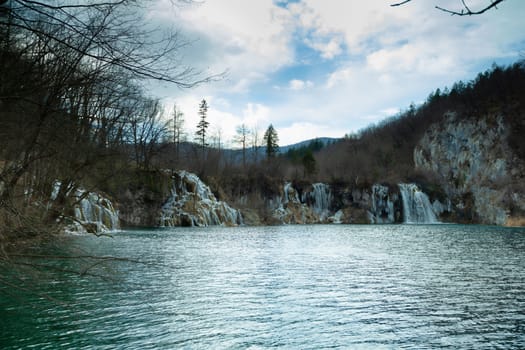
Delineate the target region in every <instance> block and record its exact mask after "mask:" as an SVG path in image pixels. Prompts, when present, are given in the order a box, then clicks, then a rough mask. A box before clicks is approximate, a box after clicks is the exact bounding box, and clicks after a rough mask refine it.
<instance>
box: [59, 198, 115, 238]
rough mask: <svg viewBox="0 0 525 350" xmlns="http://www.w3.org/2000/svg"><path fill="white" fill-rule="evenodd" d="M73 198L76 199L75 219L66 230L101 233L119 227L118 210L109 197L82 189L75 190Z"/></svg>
mask: <svg viewBox="0 0 525 350" xmlns="http://www.w3.org/2000/svg"><path fill="white" fill-rule="evenodd" d="M75 198H77V199H78V202H77V204H75V206H74V212H75V220H76V221H75V222H74V223H73V225H70V227H68V231H71V232H91V233H101V232H108V231H114V230H118V229H119V228H120V226H119V218H118V212H117V211H116V210H115V208H114V207H113V204H112V203H111V201H110V200H109V199H107V198H105V197H103V196H101V195H99V194H98V193H94V192H89V193H87V192H86V191H85V190H83V189H77V190H76V192H75Z"/></svg>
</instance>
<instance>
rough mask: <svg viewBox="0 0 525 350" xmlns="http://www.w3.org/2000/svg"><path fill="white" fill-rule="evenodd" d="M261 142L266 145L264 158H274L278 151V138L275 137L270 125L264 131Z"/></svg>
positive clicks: (275, 132)
mask: <svg viewBox="0 0 525 350" xmlns="http://www.w3.org/2000/svg"><path fill="white" fill-rule="evenodd" d="M263 140H264V143H265V145H266V157H267V158H268V159H270V158H273V157H275V156H276V155H277V152H278V151H279V144H278V142H279V137H278V136H277V131H276V130H275V128H274V127H273V125H272V124H270V126H269V127H268V129H266V132H265V133H264V136H263Z"/></svg>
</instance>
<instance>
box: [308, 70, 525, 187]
mask: <svg viewBox="0 0 525 350" xmlns="http://www.w3.org/2000/svg"><path fill="white" fill-rule="evenodd" d="M523 91H525V66H524V63H523V62H519V63H516V64H513V65H511V66H509V67H498V66H494V67H492V68H491V69H489V70H487V71H486V72H483V73H480V74H479V75H478V76H477V77H476V78H475V79H473V80H472V81H470V82H462V81H459V82H457V83H455V84H454V85H453V86H452V87H451V88H444V89H443V90H441V89H437V90H436V91H434V92H432V93H431V94H430V95H429V96H428V98H427V100H426V101H425V102H424V103H423V104H422V105H420V106H415V105H411V106H409V107H408V109H406V110H405V111H403V112H401V113H400V114H399V115H396V116H393V117H391V118H389V119H386V120H384V121H383V122H380V123H379V124H377V125H373V126H370V127H369V128H367V129H365V130H362V131H360V132H359V133H357V134H352V135H348V136H347V137H346V139H345V140H343V141H341V142H340V143H338V144H335V145H333V146H331V147H329V148H326V149H324V150H321V151H320V152H319V153H317V154H316V159H317V160H318V164H319V176H320V178H322V179H324V180H328V181H329V180H330V179H340V180H344V181H353V182H366V183H373V182H378V181H379V182H385V181H386V182H389V181H390V182H396V181H407V180H410V179H416V178H420V177H422V176H424V175H426V176H432V174H421V173H418V172H417V171H415V167H414V166H415V164H414V148H415V147H416V145H417V144H418V142H419V141H420V140H421V138H422V137H423V134H424V133H425V131H426V130H427V129H428V128H429V127H430V125H432V124H434V123H443V122H444V120H445V117H446V113H448V112H454V113H455V114H456V115H457V116H458V118H459V119H464V120H472V121H476V120H481V119H483V118H485V117H486V116H501V117H502V118H503V120H504V121H505V124H507V125H508V129H509V131H510V132H509V133H508V135H507V139H508V143H509V145H510V146H511V148H512V150H513V152H515V154H516V155H517V156H518V157H519V158H520V159H521V160H524V159H525V142H523V134H524V132H525V104H524V102H525V94H523Z"/></svg>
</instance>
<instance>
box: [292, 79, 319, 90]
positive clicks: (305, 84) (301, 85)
mask: <svg viewBox="0 0 525 350" xmlns="http://www.w3.org/2000/svg"><path fill="white" fill-rule="evenodd" d="M313 86H314V83H313V82H312V81H310V80H306V81H304V80H299V79H292V80H290V83H289V88H290V90H304V89H307V88H311V87H313Z"/></svg>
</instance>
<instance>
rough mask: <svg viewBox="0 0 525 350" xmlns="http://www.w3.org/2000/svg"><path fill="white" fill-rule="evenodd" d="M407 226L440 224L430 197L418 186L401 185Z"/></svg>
mask: <svg viewBox="0 0 525 350" xmlns="http://www.w3.org/2000/svg"><path fill="white" fill-rule="evenodd" d="M399 190H400V192H401V198H402V199H403V212H404V222H405V223H406V224H420V223H421V224H423V223H424V224H435V223H439V221H438V219H437V217H436V214H435V213H434V211H433V209H432V204H431V203H430V200H429V199H428V196H427V195H426V194H425V193H424V192H423V191H421V190H420V189H419V187H418V186H417V185H416V184H399Z"/></svg>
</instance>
